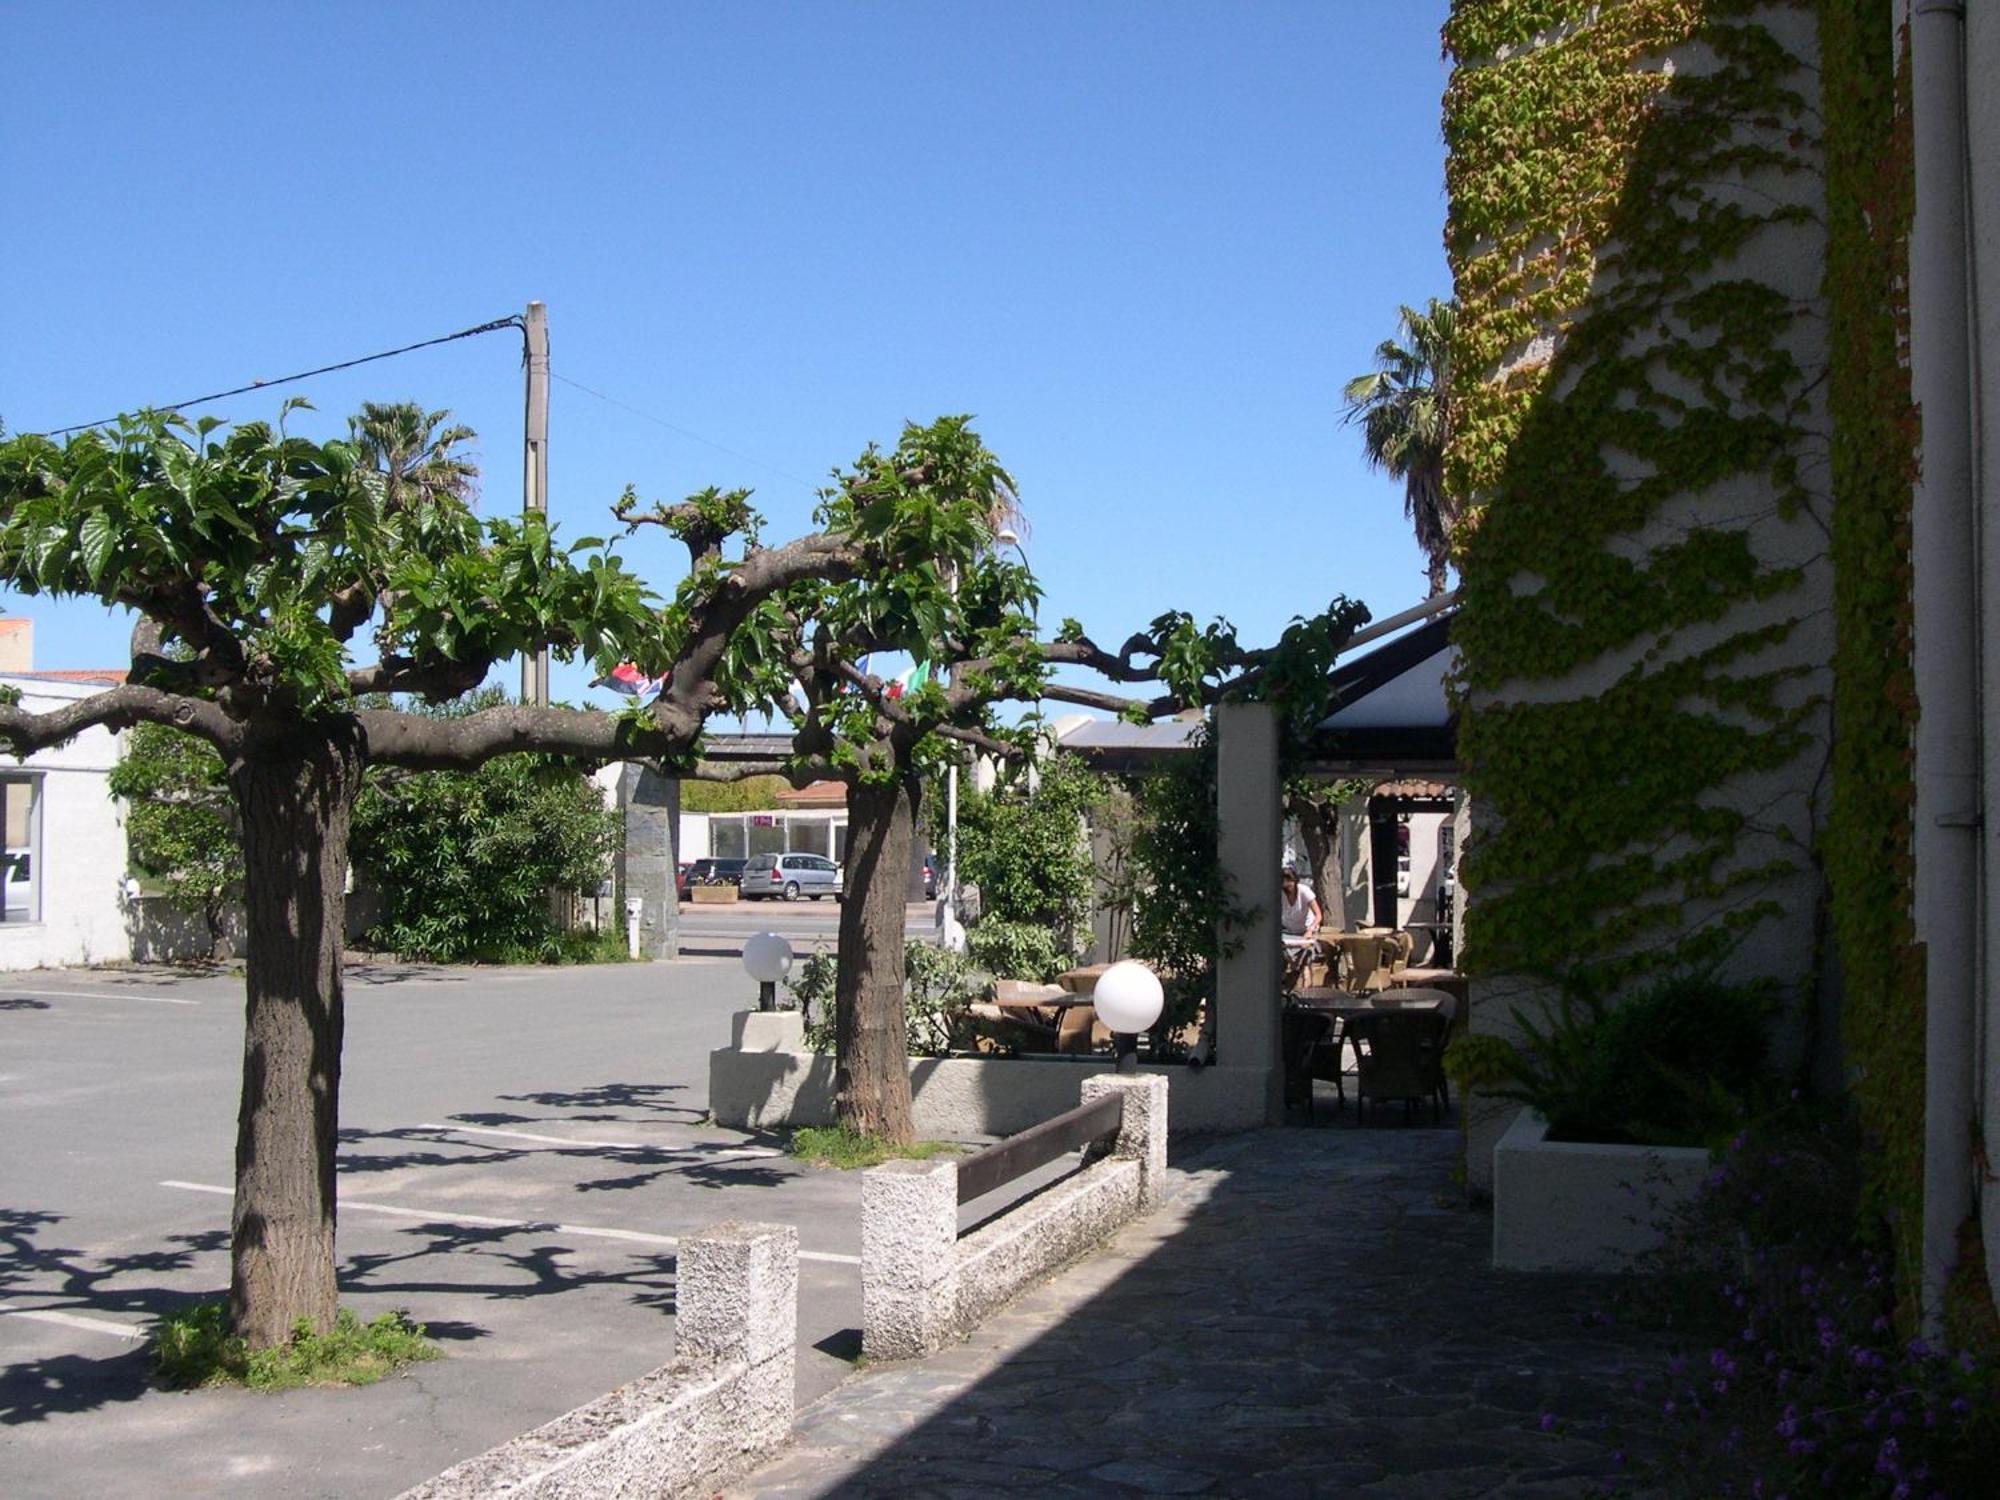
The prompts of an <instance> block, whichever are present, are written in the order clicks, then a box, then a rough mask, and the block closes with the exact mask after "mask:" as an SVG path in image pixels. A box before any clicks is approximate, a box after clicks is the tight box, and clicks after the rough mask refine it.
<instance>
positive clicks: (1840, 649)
mask: <svg viewBox="0 0 2000 1500" xmlns="http://www.w3.org/2000/svg"><path fill="white" fill-rule="evenodd" d="M1894 26H1895V11H1894V5H1893V0H1814V3H1808V0H1766V3H1755V0H1624V3H1606V4H1594V3H1585V0H1460V3H1459V4H1458V5H1457V6H1456V7H1455V8H1454V13H1453V17H1452V20H1451V22H1450V23H1449V25H1448V26H1447V28H1446V33H1445V40H1446V46H1447V49H1448V51H1449V52H1450V53H1451V55H1452V56H1453V57H1454V58H1455V59H1456V61H1457V62H1458V64H1459V66H1458V69H1457V71H1456V73H1455V74H1454V78H1453V81H1452V84H1451V87H1450V92H1449V93H1448V95H1447V100H1446V111H1445V120H1446V127H1445V128H1446V137H1447V141H1448V144H1449V146H1450V150H1451V158H1450V166H1449V169H1448V170H1449V183H1450V192H1451V225H1450V229H1449V231H1448V245H1449V249H1450V252H1451V255H1452V262H1453V268H1454V272H1455V274H1456V277H1457V288H1458V294H1459V297H1460V299H1461V310H1460V315H1459V319H1460V329H1461V331H1462V334H1463V336H1464V339H1465V345H1464V348H1463V351H1462V353H1461V356H1460V362H1459V369H1460V371H1461V375H1460V380H1461V385H1460V387H1459V389H1458V390H1457V391H1456V392H1455V394H1456V396H1457V398H1458V400H1459V403H1460V407H1459V409H1460V411H1461V412H1462V414H1463V421H1462V425H1461V426H1460V428H1459V431H1458V433H1457V434H1456V436H1455V439H1454V446H1453V449H1452V452H1451V455H1450V463H1451V466H1452V470H1453V477H1454V479H1455V480H1456V482H1458V483H1459V484H1461V485H1464V486H1467V487H1468V488H1469V490H1470V492H1471V493H1473V494H1474V495H1475V496H1476V510H1475V518H1476V519H1475V523H1474V524H1473V525H1472V526H1471V527H1470V528H1468V531H1467V533H1466V534H1465V536H1464V537H1463V539H1462V542H1461V549H1462V556H1461V566H1462V572H1463V576H1464V580H1465V587H1464V591H1463V598H1464V607H1463V610H1462V612H1461V617H1460V622H1459V626H1458V631H1457V639H1458V642H1459V646H1460V649H1461V653H1462V659H1463V668H1462V672H1463V680H1462V682H1461V684H1460V690H1461V693H1462V695H1463V707H1462V720H1461V722H1462V725H1463V729H1462V735H1461V745H1460V753H1461V757H1462V759H1463V760H1464V762H1465V766H1466V774H1467V779H1468V782H1469V784H1470V786H1471V788H1472V791H1473V794H1474V808H1475V812H1476V814H1477V815H1479V822H1478V823H1477V825H1476V827H1475V832H1474V835H1473V838H1472V841H1471V845H1470V847H1469V848H1468V851H1467V859H1466V882H1467V885H1468V888H1469V890H1470V891H1471V893H1472V894H1471V897H1470V900H1469V903H1468V923H1469V927H1470V931H1469V933H1468V938H1467V947H1468V957H1469V958H1470V960H1471V961H1472V963H1473V964H1474V965H1475V966H1476V968H1477V969H1478V970H1479V971H1480V972H1481V973H1482V974H1483V975H1484V976H1486V983H1485V985H1484V986H1483V988H1484V990H1485V996H1484V1001H1483V1003H1482V1004H1481V1006H1480V1008H1479V1010H1478V1012H1477V1013H1476V1016H1475V1025H1476V1026H1482V1027H1488V1028H1496V1029H1504V1011H1505V1009H1506V1006H1507V1004H1508V1003H1510V1002H1513V1001H1516V1000H1518V999H1519V998H1522V997H1523V996H1525V995H1529V994H1532V993H1533V992H1534V991H1535V990H1536V989H1538V988H1539V989H1542V990H1548V989H1550V988H1553V987H1555V986H1558V985H1565V984H1567V985H1579V984H1580V985H1585V986H1591V987H1596V988H1599V989H1615V988H1616V987H1617V986H1618V985H1619V984H1620V983H1622V982H1625V981H1627V980H1629V979H1630V978H1632V977H1633V976H1635V975H1636V974H1639V973H1642V972H1644V971H1646V970H1648V969H1654V968H1659V967H1665V966H1670V965H1676V964H1682V963H1688V962H1700V961H1705V960H1711V959H1713V960H1719V961H1720V962H1722V963H1723V965H1724V966H1725V968H1727V969H1731V970H1733V971H1734V972H1736V973H1738V974H1764V975H1769V976H1772V977H1775V978H1777V979H1779V980H1781V981H1783V982H1785V983H1786V984H1788V985H1789V986H1790V990H1791V993H1792V996H1793V999H1794V1006H1793V1011H1792V1016H1793V1021H1794V1027H1793V1031H1792V1040H1793V1042H1794V1044H1795V1047H1796V1052H1795V1056H1796V1058H1797V1060H1798V1061H1799V1062H1800V1063H1801V1066H1802V1068H1803V1067H1805V1066H1807V1065H1809V1064H1811V1063H1812V1062H1814V1061H1817V1062H1818V1063H1819V1064H1820V1068H1819V1074H1818V1076H1819V1079H1820V1081H1821V1082H1823V1083H1824V1082H1829V1081H1830V1082H1833V1083H1836V1084H1839V1083H1846V1084H1848V1085H1851V1087H1852V1089H1853V1093H1854V1097H1855V1099H1856V1101H1857V1103H1858V1105H1859V1107H1860V1109H1861V1113H1862V1118H1863V1122H1864V1125H1865V1126H1866V1127H1867V1129H1868V1131H1869V1134H1870V1136H1871V1138H1872V1140H1871V1144H1872V1146H1873V1148H1874V1149H1873V1150H1872V1151H1871V1168H1872V1175H1873V1182H1874V1190H1875V1194H1876V1199H1877V1204H1878V1206H1879V1207H1881V1208H1882V1209H1884V1210H1886V1213H1887V1217H1888V1219H1889V1222H1890V1223H1891V1225H1892V1232H1893V1233H1894V1235H1895V1237H1896V1240H1897V1245H1896V1248H1897V1258H1898V1263H1899V1265H1900V1266H1901V1267H1902V1268H1903V1270H1904V1272H1905V1276H1906V1286H1911V1287H1913V1285H1914V1280H1913V1278H1914V1275H1915V1271H1916V1267H1917V1265H1918V1263H1919V1246H1918V1236H1919V1233H1920V1229H1921V1222H1920V1221H1921V1214H1920V1204H1921V1172H1922V1161H1921V1149H1922V1135H1923V1132H1922V1112H1923V1055H1922V1051H1923V969H1922V956H1921V954H1920V953H1919V952H1918V951H1917V950H1916V948H1915V947H1914V944H1913V932H1912V926H1911V920H1910V897H1909V888H1910V873H1911V867H1910V841H1909V832H1910V815H1911V806H1912V789H1911V780H1910V761H1909V747H1910V741H1911V729H1912V724H1913V722H1914V717H1913V716H1914V711H1915V703H1914V693H1913V688H1912V684H1911V679H1910V670H1909V628H1910V594H1909V590H1910V579H1909V571H1908V569H1909V515H1910V499H1911V490H1910V484H1911V478H1912V472H1913V470H1912V463H1913V458H1912V455H1913V452H1914V446H1915V441H1916V425H1915V414H1914V412H1913V411H1912V408H1911V403H1910V393H1909V381H1908V374H1907V370H1906V369H1905V367H1904V363H1903V347H1904V344H1903V341H1904V339H1905V337H1906V334H1907V306H1906V302H1905V299H1904V284H1905V276H1904V268H1905V263H1906V262H1905V236H1906V233H1907V228H1908V223H1909V212H1910V173H1909V160H1910V158H1909V142H1908V137H1907V130H1906V116H1905V113H1904V111H1903V110H1902V109H1901V108H1899V105H1898V80H1897V76H1896V71H1895V58H1896V55H1897V54H1896V48H1895V37H1894ZM1829 666H1830V668H1831V670H1828V668H1829ZM1496 1000H1497V1001H1498V1002H1500V1003H1499V1004H1497V1005H1496V1004H1495V1001H1496ZM1836 1014H1837V1018H1838V1025H1837V1028H1836V1026H1835V1025H1834V1024H1833V1017H1834V1016H1835V1015H1836ZM1475 1144H1476V1143H1475ZM1476 1159H1477V1153H1475V1161H1476Z"/></svg>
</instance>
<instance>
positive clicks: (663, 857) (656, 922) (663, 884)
mask: <svg viewBox="0 0 2000 1500" xmlns="http://www.w3.org/2000/svg"><path fill="white" fill-rule="evenodd" d="M619 794H620V795H619V801H621V802H622V803H623V804H624V806H625V856H624V859H625V899H626V900H628V901H631V900H636V901H638V903H639V952H640V953H641V954H643V955H644V956H645V957H647V958H666V959H672V958H679V957H680V956H681V901H680V882H679V878H678V875H677V873H676V867H675V855H676V852H677V850H678V849H679V846H680V821H681V784H680V781H679V779H678V778H676V777H670V776H662V775H661V774H660V773H659V772H658V771H655V770H654V769H653V768H652V767H651V766H648V765H628V766H627V767H626V768H625V774H624V776H623V777H622V778H620V782H619ZM619 915H620V916H621V917H622V916H623V915H624V914H623V913H622V912H621V913H620V914H619Z"/></svg>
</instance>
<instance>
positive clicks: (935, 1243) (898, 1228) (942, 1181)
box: [861, 1160, 958, 1359]
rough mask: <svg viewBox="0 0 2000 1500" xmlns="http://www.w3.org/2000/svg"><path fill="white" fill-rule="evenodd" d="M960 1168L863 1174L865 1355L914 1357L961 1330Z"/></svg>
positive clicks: (892, 1166)
mask: <svg viewBox="0 0 2000 1500" xmlns="http://www.w3.org/2000/svg"><path fill="white" fill-rule="evenodd" d="M957 1325H958V1163H957V1162H955V1161H950V1160H945V1161H889V1162H884V1163H883V1164H882V1165H881V1166H879V1167H870V1168H869V1169H868V1170H867V1171H866V1172H863V1173H862V1174H861V1350H862V1352H863V1353H864V1354H866V1355H867V1356H868V1357H869V1358H870V1359H914V1358H915V1357H917V1356H918V1355H922V1354H929V1353H930V1352H931V1351H932V1350H934V1349H939V1348H942V1347H943V1346H944V1343H945V1341H946V1340H947V1339H949V1338H950V1337H951V1336H952V1335H953V1334H954V1333H956V1332H957Z"/></svg>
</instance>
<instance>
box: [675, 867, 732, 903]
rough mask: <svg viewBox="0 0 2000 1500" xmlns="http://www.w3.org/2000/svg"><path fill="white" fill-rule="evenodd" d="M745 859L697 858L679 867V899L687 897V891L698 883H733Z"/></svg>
mask: <svg viewBox="0 0 2000 1500" xmlns="http://www.w3.org/2000/svg"><path fill="white" fill-rule="evenodd" d="M747 863H748V861H747V860H741V859H697V860H691V861H690V862H688V863H687V864H684V865H682V866H681V867H680V880H679V885H680V890H681V900H683V901H685V900H687V899H688V892H689V891H690V890H691V889H693V888H694V887H695V886H698V885H734V884H736V879H737V877H738V876H739V875H741V874H742V873H743V866H744V865H745V864H747Z"/></svg>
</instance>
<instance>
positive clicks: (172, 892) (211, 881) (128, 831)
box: [108, 724, 243, 958]
mask: <svg viewBox="0 0 2000 1500" xmlns="http://www.w3.org/2000/svg"><path fill="white" fill-rule="evenodd" d="M108 782H109V785H110V788H111V794H112V795H113V796H115V797H120V798H122V799H124V801H125V803H126V813H125V846H126V852H127V856H128V857H129V858H130V860H131V861H132V867H133V869H135V870H137V871H138V872H139V873H140V874H141V875H144V876H146V877H148V878H149V879H150V880H152V881H154V882H156V883H157V884H158V886H159V888H160V893H161V894H162V895H164V896H165V897H166V898H167V901H168V903H169V904H170V905H172V906H174V907H175V908H176V909H178V910H180V911H185V912H191V913H194V914H195V915H197V916H199V917H200V918H201V919H202V923H203V925H204V927H205V928H206V930H207V933H208V946H209V956H210V957H211V958H221V957H222V956H223V954H224V938H223V932H222V919H223V912H224V909H225V908H226V907H227V905H228V903H229V900H230V898H231V897H232V896H233V895H234V894H235V892H236V886H237V882H238V880H239V879H240V877H241V874H242V870H243V851H242V847H241V842H240V840H239V839H238V837H237V833H236V809H235V805H234V803H233V802H232V801H231V800H230V795H229V783H228V779H227V777H226V776H225V774H224V772H223V769H222V757H221V756H220V755H217V754H216V753H215V749H214V747H213V746H212V745H210V744H209V743H208V742H207V741H206V740H198V739H196V738H195V737H194V736H193V735H190V734H182V733H181V732H180V731H179V730H177V729H169V728H167V727H166V726H165V725H163V724H135V725H133V726H132V730H131V733H130V735H129V737H128V738H127V740H126V744H125V753H124V755H123V756H121V757H120V758H119V761H118V764H117V765H115V766H113V767H112V768H111V775H110V776H109V778H108Z"/></svg>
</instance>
